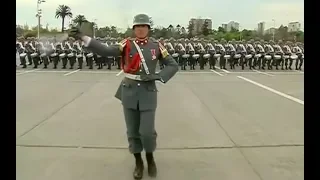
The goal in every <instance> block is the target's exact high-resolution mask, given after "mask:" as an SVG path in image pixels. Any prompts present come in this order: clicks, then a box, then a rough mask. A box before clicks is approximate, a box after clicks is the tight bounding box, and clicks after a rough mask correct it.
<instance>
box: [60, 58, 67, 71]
mask: <svg viewBox="0 0 320 180" xmlns="http://www.w3.org/2000/svg"><path fill="white" fill-rule="evenodd" d="M61 60H62V68H63V69H65V68H66V67H67V64H68V59H67V58H66V57H64V58H62V59H61Z"/></svg>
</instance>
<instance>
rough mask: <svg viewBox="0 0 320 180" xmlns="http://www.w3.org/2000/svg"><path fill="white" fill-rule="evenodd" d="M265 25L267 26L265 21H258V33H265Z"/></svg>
mask: <svg viewBox="0 0 320 180" xmlns="http://www.w3.org/2000/svg"><path fill="white" fill-rule="evenodd" d="M265 26H266V23H265V22H260V23H258V29H257V33H258V34H260V35H262V34H264V29H265Z"/></svg>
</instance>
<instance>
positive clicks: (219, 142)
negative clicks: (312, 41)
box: [16, 67, 304, 180]
mask: <svg viewBox="0 0 320 180" xmlns="http://www.w3.org/2000/svg"><path fill="white" fill-rule="evenodd" d="M59 68H60V67H59ZM206 68H208V67H206ZM238 69H239V67H238ZM116 74H117V71H115V70H113V71H108V70H106V69H104V70H87V69H86V70H81V71H80V70H61V69H59V70H53V69H52V67H50V69H47V70H44V69H36V70H34V69H20V68H17V70H16V81H17V120H16V152H17V154H16V155H17V161H16V164H17V167H16V168H17V173H16V174H17V180H111V179H117V180H129V179H132V171H133V166H134V159H133V157H132V155H130V154H129V152H128V149H127V146H128V145H127V139H126V129H125V122H124V117H123V114H122V107H121V103H120V102H119V101H118V100H117V99H115V98H114V94H115V92H116V89H117V87H118V85H119V84H120V81H121V78H122V76H119V77H116ZM303 79H304V73H303V72H299V71H294V70H292V71H277V70H270V71H251V70H245V71H241V70H237V71H231V70H227V71H226V70H224V71H223V70H219V69H217V70H215V71H210V70H208V69H207V70H204V71H199V70H198V71H195V72H192V71H190V70H188V71H185V72H182V71H180V72H179V73H178V74H177V75H176V76H175V77H174V78H173V79H172V80H171V81H170V82H169V83H168V84H164V85H163V84H160V83H158V90H159V94H158V109H157V115H156V127H157V132H158V149H157V151H156V154H155V158H156V162H157V165H158V169H159V173H158V177H157V179H159V180H213V179H215V180H303V175H304V170H303V169H304V150H303V149H304V97H303V95H304V90H303V88H304V87H303V86H304V80H303ZM144 179H149V177H148V176H147V173H146V172H145V176H144Z"/></svg>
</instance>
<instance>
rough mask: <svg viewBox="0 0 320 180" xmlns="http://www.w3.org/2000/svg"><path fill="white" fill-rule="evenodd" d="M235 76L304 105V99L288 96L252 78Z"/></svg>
mask: <svg viewBox="0 0 320 180" xmlns="http://www.w3.org/2000/svg"><path fill="white" fill-rule="evenodd" d="M237 77H238V78H240V79H242V80H245V81H247V82H249V83H251V84H254V85H256V86H259V87H261V88H263V89H266V90H268V91H270V92H273V93H275V94H278V95H279V96H282V97H284V98H287V99H289V100H291V101H294V102H297V103H299V104H302V105H304V101H302V100H300V99H297V98H295V97H292V96H289V95H288V94H284V93H282V92H280V91H277V90H275V89H272V88H270V87H268V86H265V85H262V84H260V83H258V82H255V81H252V80H250V79H247V78H245V77H242V76H237Z"/></svg>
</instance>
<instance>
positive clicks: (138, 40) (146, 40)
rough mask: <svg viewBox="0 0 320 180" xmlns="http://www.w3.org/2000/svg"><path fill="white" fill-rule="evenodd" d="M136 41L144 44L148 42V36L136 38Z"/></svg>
mask: <svg viewBox="0 0 320 180" xmlns="http://www.w3.org/2000/svg"><path fill="white" fill-rule="evenodd" d="M134 41H135V42H136V43H137V44H139V45H144V44H147V43H148V38H144V39H138V38H135V39H134Z"/></svg>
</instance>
